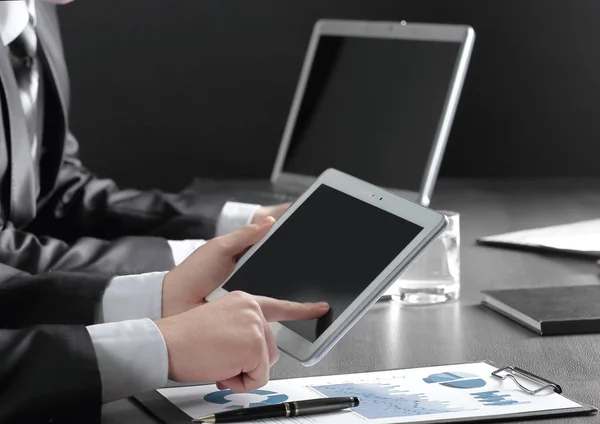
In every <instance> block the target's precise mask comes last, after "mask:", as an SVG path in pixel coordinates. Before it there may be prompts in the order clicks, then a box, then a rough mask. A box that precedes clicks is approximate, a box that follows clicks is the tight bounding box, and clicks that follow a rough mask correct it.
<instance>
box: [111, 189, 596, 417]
mask: <svg viewBox="0 0 600 424" xmlns="http://www.w3.org/2000/svg"><path fill="white" fill-rule="evenodd" d="M432 207H434V208H439V209H449V210H455V211H458V212H460V213H461V231H462V234H461V237H462V248H461V265H462V268H461V272H462V293H461V299H460V301H458V302H456V303H452V304H445V305H440V306H427V307H400V306H399V305H398V304H396V303H393V302H390V301H387V302H379V303H378V304H377V305H376V306H375V307H374V308H373V309H372V310H371V311H370V312H369V313H367V314H366V315H365V316H364V317H363V318H362V319H361V321H360V322H359V323H358V324H357V325H356V326H355V327H354V328H353V329H352V330H351V331H350V332H349V333H348V334H347V335H346V336H345V337H344V338H343V339H342V341H340V343H339V344H338V345H337V346H336V347H335V348H334V349H333V350H332V351H331V352H330V353H329V354H328V355H327V356H326V357H325V358H324V359H323V360H322V361H321V362H320V363H319V364H317V365H315V366H314V367H311V368H304V367H302V365H300V364H298V363H297V362H295V361H294V360H292V359H290V358H288V357H282V358H281V360H280V361H279V363H278V364H277V365H276V366H275V367H274V369H273V372H272V375H271V376H272V378H274V379H276V378H287V377H301V376H315V375H326V374H340V373H353V372H366V371H376V370H386V369H394V368H409V367H420V366H433V365H442V364H449V363H460V362H469V361H480V360H484V359H488V360H491V361H493V362H495V363H497V364H498V365H516V366H519V367H522V368H525V369H527V370H530V371H532V372H534V373H537V374H539V375H541V376H544V377H546V378H549V379H551V380H553V381H556V382H557V383H559V384H561V385H562V387H563V389H564V392H565V394H566V395H567V396H568V397H570V398H572V399H574V400H576V401H579V402H583V403H587V404H591V405H594V406H598V407H600V360H599V359H600V334H599V335H582V336H567V337H544V338H542V337H539V336H537V335H536V334H534V333H533V332H531V331H529V330H527V329H525V328H523V327H521V326H519V325H518V324H515V323H513V322H512V321H510V320H508V319H505V318H503V317H501V316H499V315H497V314H496V313H494V312H492V311H489V310H487V309H485V308H482V307H481V306H479V302H480V292H481V291H482V290H485V289H491V288H501V287H502V288H505V287H506V288H509V287H522V286H551V285H574V284H597V283H600V278H599V275H598V274H599V271H600V269H599V268H598V267H597V266H596V265H595V262H594V261H593V260H590V259H582V258H575V257H563V256H557V255H551V254H540V253H532V252H519V251H514V250H504V249H499V248H491V247H483V246H477V245H476V244H475V239H476V238H477V237H479V236H483V235H488V234H496V233H502V232H507V231H516V230H520V229H526V228H533V227H536V226H544V225H554V224H561V223H566V222H571V221H577V220H584V219H592V218H598V217H599V216H600V180H564V181H561V180H538V181H533V180H527V181H522V180H515V181H506V180H503V181H493V182H490V181H466V180H445V181H441V182H440V183H439V184H438V187H437V189H436V193H435V195H434V202H433V205H432ZM103 422H104V423H155V422H156V421H155V420H154V419H152V418H151V417H149V416H148V415H146V414H145V413H144V412H142V411H141V410H140V409H138V408H137V407H136V406H135V405H134V404H133V403H132V402H131V401H129V400H123V401H119V402H115V403H112V404H109V405H106V406H105V407H104V410H103ZM538 422H539V421H538ZM543 422H548V423H557V424H558V423H592V422H598V417H597V416H596V417H576V418H562V419H556V420H547V421H543Z"/></svg>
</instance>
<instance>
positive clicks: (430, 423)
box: [134, 361, 598, 424]
mask: <svg viewBox="0 0 600 424" xmlns="http://www.w3.org/2000/svg"><path fill="white" fill-rule="evenodd" d="M481 364H485V365H487V366H489V367H490V368H491V369H492V371H491V373H490V374H489V375H488V376H487V377H489V379H490V381H496V382H498V383H501V384H502V385H505V384H510V385H511V387H516V388H518V390H519V391H520V392H522V393H525V394H526V395H527V396H532V397H537V396H544V395H545V394H552V393H554V394H557V395H560V396H561V397H562V398H563V399H565V400H568V401H569V402H572V403H575V404H577V406H575V407H569V408H561V409H554V410H553V409H548V410H538V411H529V412H527V411H525V412H520V413H508V414H504V413H502V412H499V413H497V414H495V415H489V416H484V417H482V416H471V417H469V416H462V417H458V418H451V417H444V418H434V417H432V419H424V420H423V419H421V420H419V421H404V422H419V423H424V424H434V423H435V424H437V423H461V422H505V421H514V420H519V419H527V418H542V417H547V418H559V417H567V416H575V415H591V414H595V413H597V412H598V409H597V408H596V407H593V406H589V405H585V404H581V403H578V402H575V401H572V400H571V399H569V398H567V397H565V396H564V395H563V394H562V393H563V390H562V387H561V386H560V385H559V384H557V383H555V382H552V381H550V380H548V379H545V378H543V377H540V376H538V375H535V374H533V373H531V372H528V371H526V370H524V369H522V368H519V367H515V366H506V367H497V365H495V364H493V363H492V362H490V361H483V362H479V363H465V364H454V365H445V366H443V367H444V368H452V367H455V368H456V367H465V366H469V365H481ZM443 367H424V368H410V369H406V370H396V371H382V372H374V373H361V374H345V375H336V376H322V377H313V378H307V379H288V380H273V381H272V382H273V383H276V382H284V383H285V382H291V381H300V380H309V379H314V380H315V381H317V380H327V379H340V378H344V377H347V376H369V375H373V376H376V375H377V376H378V375H382V374H389V373H393V372H414V371H416V370H429V369H439V368H443ZM435 375H437V374H435ZM508 382H510V383H508ZM270 384H271V383H270ZM442 384H443V383H442ZM207 387H214V386H212V385H205V386H182V387H174V388H170V389H166V390H163V391H162V392H163V394H161V393H159V392H158V391H152V392H148V393H144V394H141V395H138V396H135V397H134V401H135V402H136V403H138V404H139V405H140V406H141V407H142V408H143V409H145V410H146V411H147V412H149V413H150V414H152V415H153V416H155V417H156V418H158V419H159V420H161V421H162V422H163V423H165V424H184V423H186V424H189V423H190V421H191V418H192V417H191V416H190V415H188V414H186V413H185V412H184V411H183V410H182V409H180V408H179V407H178V406H176V405H175V404H174V403H172V402H171V401H169V399H167V397H168V395H167V396H165V395H164V394H165V392H167V391H170V392H173V393H175V392H177V391H178V390H179V389H184V390H196V389H198V390H199V389H203V388H207ZM267 387H269V385H267ZM314 397H316V396H314ZM359 397H360V396H359ZM319 417H320V416H319V415H315V416H312V418H313V420H317V421H319ZM321 417H322V415H321ZM346 421H347V420H344V422H346ZM366 421H369V419H367V420H366ZM363 422H364V419H363ZM398 422H402V421H398ZM290 423H291V421H290ZM294 424H298V423H294Z"/></svg>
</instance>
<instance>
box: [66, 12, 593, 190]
mask: <svg viewBox="0 0 600 424" xmlns="http://www.w3.org/2000/svg"><path fill="white" fill-rule="evenodd" d="M60 14H61V20H62V25H63V36H64V42H65V48H66V52H67V57H68V63H69V66H70V71H71V82H72V85H73V89H72V95H73V101H72V105H73V106H72V127H73V129H74V131H75V133H76V135H77V136H78V138H79V140H80V143H81V148H82V155H83V158H84V160H85V162H86V163H87V164H88V166H89V167H90V168H91V169H92V170H94V171H95V172H97V173H98V174H100V175H103V176H109V177H112V178H115V179H116V180H117V181H118V182H119V183H120V184H121V185H123V186H136V187H140V188H149V187H159V188H162V189H167V190H176V189H179V188H181V187H182V186H184V185H185V184H186V183H188V182H189V181H190V180H191V179H192V178H193V177H194V176H220V177H245V176H248V177H266V176H268V174H269V172H270V169H271V166H272V163H273V161H274V158H275V154H276V149H277V146H278V143H279V139H280V137H281V134H282V132H283V127H284V124H285V120H286V118H287V112H288V108H289V106H290V103H291V100H292V97H293V93H294V89H295V84H296V80H297V78H298V74H299V72H300V67H301V64H302V60H303V56H304V52H305V49H306V46H307V43H308V38H309V35H310V33H311V29H312V26H313V24H314V22H315V21H316V20H317V19H319V18H357V19H375V20H402V19H405V20H408V21H421V22H449V23H466V24H470V25H471V26H473V27H474V28H475V31H476V34H477V39H476V43H475V50H474V54H473V57H472V60H471V66H470V70H469V74H468V76H467V82H466V84H465V88H464V90H463V95H462V99H461V103H460V106H459V110H458V113H457V116H456V119H455V124H454V127H453V130H452V134H451V137H450V141H449V145H448V149H447V152H446V157H445V161H444V165H443V168H442V175H445V176H468V177H502V178H504V177H520V176H533V177H537V176H581V175H584V176H600V166H598V158H600V143H599V142H598V140H599V135H600V46H599V42H600V2H598V1H597V0H502V1H500V0H497V1H488V0H303V1H301V0H126V1H119V2H116V3H115V2H107V1H99V0H96V1H93V0H79V1H77V2H75V3H73V4H71V5H68V6H64V7H61V12H60Z"/></svg>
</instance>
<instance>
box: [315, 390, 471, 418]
mask: <svg viewBox="0 0 600 424" xmlns="http://www.w3.org/2000/svg"><path fill="white" fill-rule="evenodd" d="M311 388H312V389H314V390H316V391H318V392H320V393H322V394H323V395H325V396H327V397H335V396H357V397H358V398H359V399H360V405H359V406H358V407H356V408H354V412H356V413H357V414H359V415H362V416H363V417H365V418H368V419H380V418H392V417H406V416H412V415H426V414H442V413H446V412H456V411H464V410H465V408H451V407H450V406H449V404H450V403H449V402H447V401H436V400H430V399H428V398H427V396H426V395H425V394H424V393H410V392H409V391H408V390H406V388H402V387H400V386H397V385H395V384H394V383H393V382H377V383H374V384H364V383H343V384H330V385H325V386H311Z"/></svg>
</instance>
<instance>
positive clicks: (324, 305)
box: [317, 302, 329, 309]
mask: <svg viewBox="0 0 600 424" xmlns="http://www.w3.org/2000/svg"><path fill="white" fill-rule="evenodd" d="M317 306H318V307H319V308H322V309H329V303H327V302H318V303H317Z"/></svg>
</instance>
